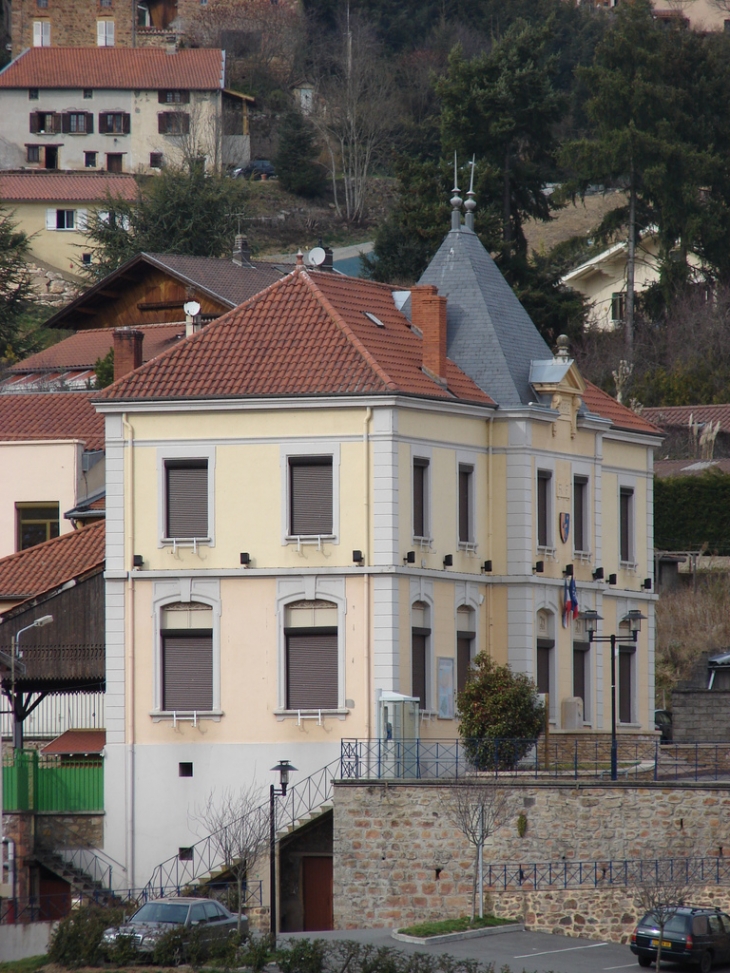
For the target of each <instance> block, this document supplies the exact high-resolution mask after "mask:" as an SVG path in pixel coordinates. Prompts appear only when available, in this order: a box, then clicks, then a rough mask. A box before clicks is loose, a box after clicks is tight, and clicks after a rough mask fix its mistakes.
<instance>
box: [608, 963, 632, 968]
mask: <svg viewBox="0 0 730 973" xmlns="http://www.w3.org/2000/svg"><path fill="white" fill-rule="evenodd" d="M635 966H636V963H627V964H626V966H604V967H603V969H604V970H629V969H633V968H634V967H635Z"/></svg>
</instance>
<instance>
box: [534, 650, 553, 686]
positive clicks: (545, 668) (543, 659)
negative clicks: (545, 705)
mask: <svg viewBox="0 0 730 973" xmlns="http://www.w3.org/2000/svg"><path fill="white" fill-rule="evenodd" d="M554 646H555V642H553V640H552V639H538V640H537V691H538V692H539V693H549V692H550V659H551V653H552V651H553V648H554Z"/></svg>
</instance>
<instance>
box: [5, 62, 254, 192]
mask: <svg viewBox="0 0 730 973" xmlns="http://www.w3.org/2000/svg"><path fill="white" fill-rule="evenodd" d="M225 75H226V71H225V52H224V51H221V50H217V49H211V48H205V49H204V48H195V49H193V48H190V49H185V50H173V51H172V52H168V51H166V50H161V49H157V48H131V47H111V46H102V47H45V46H42V47H31V48H28V49H26V50H24V51H22V53H20V54H19V55H18V56H17V57H16V58H14V59H13V60H12V61H11V62H10V64H8V65H7V66H6V67H5V68H3V69H2V71H0V109H1V110H0V145H2V150H1V151H0V169H21V168H22V169H42V170H46V171H53V170H74V171H81V172H94V171H105V172H111V173H133V174H137V173H147V174H150V173H155V172H158V171H159V170H160V168H161V167H162V166H163V165H165V164H167V163H173V164H174V163H178V164H179V163H181V162H183V161H184V160H185V159H190V158H204V159H205V160H206V164H207V165H208V166H211V167H214V168H221V167H225V166H228V165H244V164H245V163H246V162H248V160H249V158H250V138H249V134H248V104H249V102H251V101H252V100H253V99H252V98H250V97H248V96H247V95H242V94H240V93H238V92H234V91H230V90H228V89H227V88H226V86H225Z"/></svg>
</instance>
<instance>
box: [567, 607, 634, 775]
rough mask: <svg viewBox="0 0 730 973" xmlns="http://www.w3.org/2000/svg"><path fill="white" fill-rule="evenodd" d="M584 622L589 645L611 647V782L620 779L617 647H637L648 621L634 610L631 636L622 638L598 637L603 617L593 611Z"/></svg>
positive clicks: (629, 618) (584, 615)
mask: <svg viewBox="0 0 730 973" xmlns="http://www.w3.org/2000/svg"><path fill="white" fill-rule="evenodd" d="M578 617H579V618H580V619H582V620H583V622H584V623H585V627H586V632H587V633H588V641H589V643H593V642H605V643H607V644H609V645H610V646H611V780H617V779H618V742H617V740H616V646H617V645H636V642H637V640H638V637H639V632H640V631H641V623H642V621H645V620H646V615H642V614H641V612H640V611H639V610H638V608H633V609H632V610H631V611H630V612H629V613H628V614H627V616H626V621H627V622H628V623H629V633H630V634H629V636H627V637H625V638H622V637H620V636H618V635H613V634H612V635H596V631H597V629H598V623H599V622H602V621H603V617H602V616H601V615H599V614H598V612H597V611H594V610H593V609H588V611H584V612H581V613H580V615H579V616H578Z"/></svg>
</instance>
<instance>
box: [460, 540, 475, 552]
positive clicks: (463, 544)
mask: <svg viewBox="0 0 730 973" xmlns="http://www.w3.org/2000/svg"><path fill="white" fill-rule="evenodd" d="M478 547H479V545H478V544H477V543H476V541H459V543H458V544H457V550H459V551H463V552H464V553H465V554H476V552H477V548H478Z"/></svg>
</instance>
